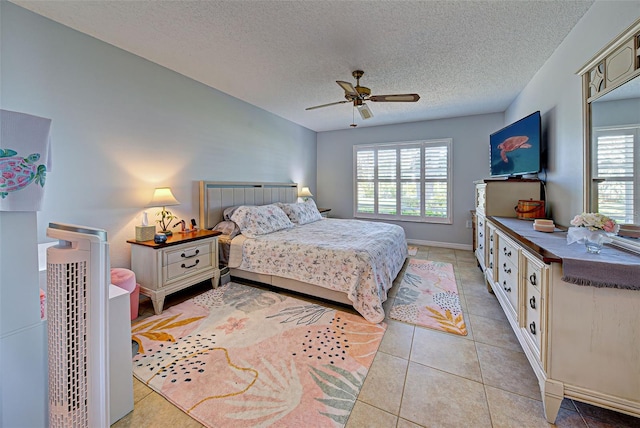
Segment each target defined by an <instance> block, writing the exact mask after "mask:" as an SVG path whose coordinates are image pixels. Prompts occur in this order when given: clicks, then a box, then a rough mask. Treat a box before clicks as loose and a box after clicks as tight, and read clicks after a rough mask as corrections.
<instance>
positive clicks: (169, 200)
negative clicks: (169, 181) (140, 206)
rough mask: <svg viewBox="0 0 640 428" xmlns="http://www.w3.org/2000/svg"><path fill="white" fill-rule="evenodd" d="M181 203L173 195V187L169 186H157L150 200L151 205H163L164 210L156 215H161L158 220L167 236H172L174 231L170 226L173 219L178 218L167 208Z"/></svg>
mask: <svg viewBox="0 0 640 428" xmlns="http://www.w3.org/2000/svg"><path fill="white" fill-rule="evenodd" d="M173 205H180V202H178V200H177V199H176V198H175V196H173V193H171V189H170V188H169V187H157V188H156V189H155V190H154V191H153V197H152V198H151V202H149V206H150V207H162V211H160V212H158V213H157V214H156V216H160V219H159V220H156V222H157V223H158V224H159V225H160V228H161V229H162V231H161V232H160V233H163V234H165V235H167V236H171V235H172V234H173V233H172V232H171V231H170V230H169V226H170V225H171V222H172V221H173V219H175V218H177V217H176V216H174V215H173V214H172V213H171V211H168V210H167V207H168V206H173Z"/></svg>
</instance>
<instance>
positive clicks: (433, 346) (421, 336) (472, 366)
mask: <svg viewBox="0 0 640 428" xmlns="http://www.w3.org/2000/svg"><path fill="white" fill-rule="evenodd" d="M410 360H411V361H412V362H415V363H419V364H422V365H425V366H429V367H433V368H435V369H438V370H442V371H445V372H448V373H451V374H454V375H458V376H461V377H464V378H467V379H471V380H474V381H476V382H482V376H481V374H480V363H479V362H478V356H477V354H476V347H475V344H474V343H473V341H470V340H465V339H462V338H461V337H458V336H455V335H452V334H448V333H440V332H438V331H435V330H429V329H425V328H420V327H416V331H415V333H414V335H413V346H412V347H411V357H410Z"/></svg>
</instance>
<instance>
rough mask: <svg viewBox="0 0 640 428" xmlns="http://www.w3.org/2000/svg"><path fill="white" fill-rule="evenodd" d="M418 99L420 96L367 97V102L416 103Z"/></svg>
mask: <svg viewBox="0 0 640 428" xmlns="http://www.w3.org/2000/svg"><path fill="white" fill-rule="evenodd" d="M419 99H420V95H418V94H396V95H372V96H370V97H369V101H374V102H383V103H403V102H416V101H418V100H419Z"/></svg>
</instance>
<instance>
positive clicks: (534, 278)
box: [529, 272, 536, 285]
mask: <svg viewBox="0 0 640 428" xmlns="http://www.w3.org/2000/svg"><path fill="white" fill-rule="evenodd" d="M529 282H530V283H531V285H536V274H535V272H534V273H532V274H531V275H529Z"/></svg>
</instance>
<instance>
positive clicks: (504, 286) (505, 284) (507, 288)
mask: <svg viewBox="0 0 640 428" xmlns="http://www.w3.org/2000/svg"><path fill="white" fill-rule="evenodd" d="M502 285H503V287H502V288H504V291H506V292H507V293H511V287H507V281H502Z"/></svg>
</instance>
